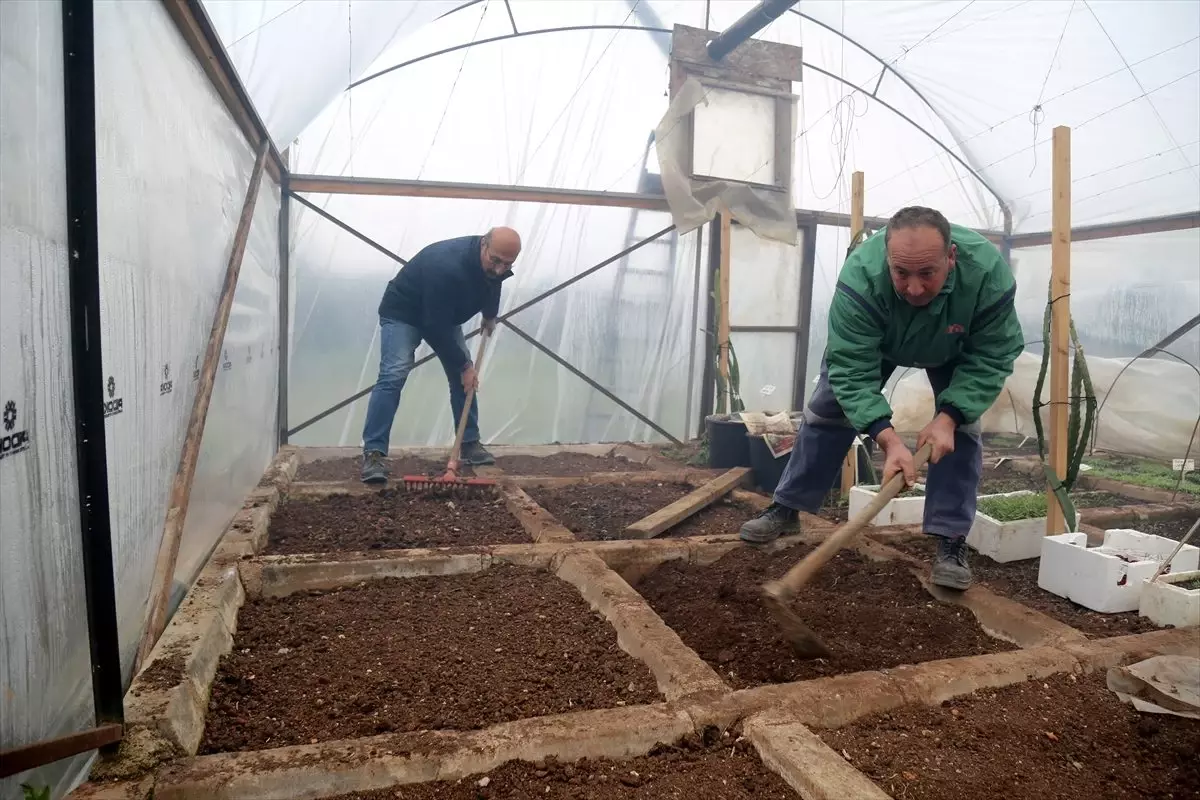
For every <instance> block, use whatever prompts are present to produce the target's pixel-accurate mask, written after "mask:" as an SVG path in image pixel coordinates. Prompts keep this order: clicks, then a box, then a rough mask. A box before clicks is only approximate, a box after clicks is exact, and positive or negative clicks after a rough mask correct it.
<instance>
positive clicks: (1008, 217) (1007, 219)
mask: <svg viewBox="0 0 1200 800" xmlns="http://www.w3.org/2000/svg"><path fill="white" fill-rule="evenodd" d="M796 13H799V12H796ZM805 19H809V17H805ZM813 21H814V22H816V23H817V24H818V25H823V23H820V22H817V21H816V20H813ZM824 27H826V28H828V26H824ZM828 29H829V30H831V31H833V29H832V28H828ZM597 30H600V31H603V30H615V31H642V32H644V33H667V34H669V33H671V30H670V29H667V28H652V27H648V26H644V25H570V26H566V27H561V28H539V29H537V30H532V31H521V32H520V33H507V34H504V35H503V36H492V37H489V38H487V39H480V40H479V41H477V42H466V43H464V44H457V45H454V46H453V47H447V48H445V49H442V50H437V51H435V52H433V53H426V54H425V55H423V56H418V57H416V58H411V59H409V60H408V61H403V62H401V63H399V64H396V65H395V66H392V67H388V68H387V69H383V70H380V71H379V72H376V73H374V74H371V75H367V76H366V77H363V78H359V79H358V80H356V81H354V82H353V83H351V84H350V85H349V86H347V87H346V91H350V90H351V89H354V88H355V87H357V86H361V85H363V84H364V83H366V82H367V81H371V80H374V79H375V78H379V77H381V76H383V75H386V74H388V73H389V72H395V71H396V70H398V69H400V68H402V67H408V66H411V65H413V64H417V63H419V62H421V61H427V60H429V59H431V58H435V57H436V56H443V55H446V54H448V53H456V52H458V51H459V50H466V49H468V48H470V47H475V46H476V45H481V44H493V43H495V42H503V41H507V40H509V39H520V38H523V37H526V36H540V35H542V34H548V33H566V32H570V31H597ZM833 32H834V33H838V31H833ZM838 35H839V36H842V38H844V39H845V40H846V41H848V42H850V43H851V44H853V45H854V46H855V47H858V48H859V49H860V50H862V51H863V52H864V53H867V54H868V55H870V56H871V57H872V58H874V59H876V60H878V61H880V63H883V60H882V59H880V58H879V57H878V56H876V55H875V54H874V53H871V52H870V51H869V50H867V49H866V48H865V47H862V45H860V44H858V43H857V42H855V41H854V40H853V39H850V38H849V37H847V36H843V35H842V34H840V33H838ZM801 63H802V66H803V67H804V69H811V70H812V71H813V72H816V73H817V74H819V75H824V76H825V77H827V78H832V79H833V80H835V81H838V82H839V83H841V84H842V85H844V86H847V87H849V88H851V89H854V90H856V91H859V92H862V93H863V94H865V95H867V96H869V97H871V98H872V99H873V100H875V101H876V102H877V103H879V104H880V105H881V106H883V107H884V108H886V109H887V110H889V111H891V112H892V113H893V114H895V115H897V116H898V117H900V118H901V119H903V120H904V121H905V122H907V123H908V124H909V125H912V126H913V127H914V128H916V129H917V130H919V131H920V132H921V133H923V134H925V135H926V136H927V137H929V140H930V141H932V142H933V143H934V144H936V145H937V146H938V147H940V148H941V149H942V150H943V151H945V153H946V155H948V156H950V157H951V158H953V159H954V160H955V161H957V162H958V163H959V164H961V165H962V167H963V169H965V170H966V171H967V172H968V173H969V174H970V175H971V177H973V178H974V179H975V180H977V181H979V184H980V185H981V186H983V188H985V189H987V190H988V192H990V193H991V194H992V196H993V197H995V198H996V200H997V202H998V203H999V204H1000V208H1001V211H1002V213H1003V215H1004V232H1005V233H1006V234H1007V233H1010V232H1011V230H1012V213H1011V212H1010V211H1009V208H1008V204H1007V203H1006V202H1005V201H1004V198H1003V197H1001V196H1000V194H999V192H997V191H996V190H995V189H994V188H992V186H991V184H989V183H988V182H987V181H986V180H984V178H983V176H982V175H980V174H979V173H978V172H977V171H976V170H975V168H974V167H972V166H971V165H970V164H968V163H967V162H966V161H965V160H963V158H962V157H961V156H960V155H959V154H958V153H955V152H954V151H953V150H951V149H950V148H949V147H947V146H946V143H945V142H943V141H942V140H941V139H939V138H938V137H937V136H935V135H934V134H932V133H930V132H929V131H928V130H927V129H926V128H925V127H924V126H922V125H921V124H920V123H918V122H917V121H916V120H914V119H913V118H912V117H910V116H908V115H907V114H905V113H904V112H903V111H901V110H900V109H898V108H896V107H895V106H893V105H892V104H891V103H889V102H887V101H886V100H882V99H880V98H879V97H877V96H876V95H875V94H874V93H872V92H868V91H867V90H866V89H864V88H862V87H861V86H859V85H858V84H856V83H853V82H851V81H848V80H846V79H845V78H843V77H841V76H839V75H835V74H833V73H832V72H829V71H828V70H825V69H822V68H820V67H818V66H815V65H813V64H810V63H808V62H807V61H803V62H801ZM884 67H885V71H891V72H892V73H893V74H895V75H896V76H897V77H898V78H900V79H901V80H902V81H904V83H905V85H906V86H909V88H911V89H912V91H913V92H914V93H916V94H917V96H918V97H920V98H921V101H922V102H924V103H925V104H926V105H927V106H929V108H930V110H932V111H933V112H934V113H935V114H936V113H937V111H936V109H934V108H933V106H931V105H929V101H928V100H925V98H924V97H923V96H921V94H920V93H919V92H917V90H916V89H915V88H912V85H911V84H909V83H908V80H907V79H906V78H904V77H903V76H902V75H900V74H899V73H897V72H896V71H895V70H894V69H893V68H892V67H890V66H889V65H887V64H886V63H884ZM938 119H941V117H940V116H939V117H938Z"/></svg>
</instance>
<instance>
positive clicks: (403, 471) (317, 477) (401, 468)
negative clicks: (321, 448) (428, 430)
mask: <svg viewBox="0 0 1200 800" xmlns="http://www.w3.org/2000/svg"><path fill="white" fill-rule="evenodd" d="M446 457H447V458H449V457H450V456H449V451H447V455H446ZM384 464H386V465H387V468H388V476H389V479H390V480H391V481H392V483H397V482H399V481H400V480H401V479H402V478H403V477H404V476H405V475H433V474H439V475H440V474H441V473H443V472H445V471H446V462H445V461H442V462H441V463H438V462H437V461H433V460H430V459H426V458H417V457H415V456H401V457H399V458H388V459H385V460H384ZM468 471H469V470H468ZM361 479H362V456H351V457H350V458H326V459H322V460H321V461H311V462H309V463H307V464H301V465H300V468H299V469H297V470H296V477H295V480H297V481H338V482H345V481H357V480H361Z"/></svg>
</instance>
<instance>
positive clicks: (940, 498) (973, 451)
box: [775, 359, 983, 538]
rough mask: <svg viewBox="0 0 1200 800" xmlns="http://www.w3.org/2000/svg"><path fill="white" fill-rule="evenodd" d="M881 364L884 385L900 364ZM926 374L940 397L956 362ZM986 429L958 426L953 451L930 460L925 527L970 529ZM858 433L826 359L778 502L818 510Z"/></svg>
mask: <svg viewBox="0 0 1200 800" xmlns="http://www.w3.org/2000/svg"><path fill="white" fill-rule="evenodd" d="M882 366H883V370H882V372H881V375H882V381H881V383H880V389H882V388H883V384H884V383H887V379H888V378H889V377H890V376H891V374H892V372H893V371H894V370H895V369H896V366H895V365H894V364H889V363H887V362H886V361H885V362H884V363H883V365H882ZM925 374H926V375H927V376H928V377H929V383H930V385H931V386H932V387H933V393H934V396H935V397H936V396H937V395H938V394H940V393H941V392H942V391H943V390H945V388H946V387H947V386H948V385H949V383H950V379H951V377H952V376H953V375H954V365H953V364H947V365H945V366H943V367H937V368H933V369H927V370H925ZM981 430H982V429H981V427H980V425H979V423H978V422H975V423H972V424H971V425H964V426H961V427H959V428H958V429H957V430H956V431H955V433H954V452H953V453H950V454H949V455H947V456H945V457H943V458H942V460H941V461H939V462H938V463H937V464H930V465H929V475H928V480H927V482H926V485H925V528H924V530H925V533H930V534H935V535H938V536H946V537H949V538H958V537H963V536H966V535H967V533H968V532H969V531H970V530H971V523H972V522H973V521H974V520H975V502H976V494H977V492H978V491H979V479H980V477H981V476H982V475H983V442H982V438H981V435H980V434H981ZM854 435H855V432H854V428H853V427H852V426H851V425H850V422H849V420H847V419H846V415H845V414H844V413H842V408H841V406H840V405H838V401H837V398H836V397H834V395H833V389H832V388H831V387H830V386H829V368H828V367H827V366H826V364H825V360H824V359H822V360H821V377H820V378H819V379H818V380H817V388H816V390H815V391H814V392H813V395H812V397H811V398H810V399H809V401H808V406H807V408H805V409H804V424H803V425H801V426H800V430H799V431H798V432H797V435H796V444H795V447H794V448H793V449H792V455H791V457H790V458H789V459H788V463H787V467H786V468H785V469H784V471H783V477H782V478H780V480H779V486H778V487H776V489H775V502H776V503H779V504H780V505H783V506H787V507H788V508H794V509H796V510H797V511H807V512H808V513H810V514H815V513H816V512H817V511H819V510H820V508H821V504H822V503H823V502H824V500H825V495H826V494H828V493H829V491H830V490H831V489H832V488H833V486H834V483H835V481H837V479H838V476H839V475H841V467H842V461H843V459H845V457H846V452H847V451H848V450H849V449H850V445H851V443H852V442H853V441H854ZM880 477H881V478H882V476H880Z"/></svg>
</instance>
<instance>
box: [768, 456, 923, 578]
mask: <svg viewBox="0 0 1200 800" xmlns="http://www.w3.org/2000/svg"><path fill="white" fill-rule="evenodd" d="M931 450H932V447H931V445H929V444H926V445H925V446H924V447H922V448H921V449H920V450H918V451H917V453H916V455H914V456H913V470H914V471H917V470H920V469H921V467H923V466H925V462H927V461H928V460H929V454H930V452H931ZM903 488H904V476H903V475H902V474H896V475H893V476H892V479H891V480H890V481H888V482H887V483H886V484H884V485H883V486H881V487H880V488H879V494H877V495H875V499H874V500H872V501H871V502H870V503H868V504H867V507H866V508H864V509H863V510H862V512H860V513H859V514H858V515H857V516H855V517H854V518H853V519H851V520H848V521H847V522H846V523H845V524H844V525H842V527H840V528H838V529H837V530H836V531H834V532H833V533H832V534H831V535H830V536H829V538H828V539H826V540H825V541H823V542H821V544H820V546H818V547H817V549H816V550H813V551H812V552H811V553H809V554H808V555H807V556H805V557H804V558H802V559H800V560H799V561H798V562H796V564H795V566H793V567H792V568H791V569H789V570H788V571H787V573H786V574H785V575H784V576H783V577H782V578H780V579H779V580H777V581H773V582H772V583H773V584H774V586H771V589H770V590H771V591H772V593H773V594H775V595H777V596H783V597H790V596H791V595H793V594H795V593H796V592H797V591H799V590H800V587H801V586H803V585H804V584H806V583H808V581H809V579H810V578H812V576H813V575H814V574H815V573H816V572H817V570H819V569H820V568H821V567H823V566H825V564H826V563H828V561H829V559H831V558H833V557H834V556H835V555H836V554H837V552H838V551H839V550H841V549H842V548H843V547H845V546H846V545H848V544H850V540H851V539H853V538H854V537H855V536H856V535H857V534H858V532H859V531H861V530H862V529H863V528H865V527H866V526H867V525H868V524H869V523H870V522H871V520H873V519H875V515H876V514H878V513H879V512H880V511H882V510H883V507H884V506H886V505H887V504H888V503H890V502H891V501H892V500H893V499H894V498H895V497H896V495H898V494H900V490H901V489H903Z"/></svg>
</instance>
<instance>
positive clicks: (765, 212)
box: [654, 78, 797, 245]
mask: <svg viewBox="0 0 1200 800" xmlns="http://www.w3.org/2000/svg"><path fill="white" fill-rule="evenodd" d="M709 102H710V100H709V98H708V92H707V91H706V90H705V89H704V87H703V86H702V85H701V84H700V82H699V81H697V80H696V79H695V78H688V79H687V80H686V81H684V84H683V86H681V87H680V89H679V92H678V93H677V94H676V95H675V97H674V98H673V99H672V100H671V105H670V107H668V108H667V113H666V114H665V115H663V118H662V120H661V121H660V122H659V123H658V127H656V128H655V129H654V142H655V151H656V152H657V154H658V165H659V169H660V170H661V171H662V184H663V192H664V193H665V194H666V196H667V205H668V206H669V207H670V209H671V217H672V218H673V220H674V222H675V227H676V228H678V230H679V233H680V234H684V233H687V232H689V231H691V230H694V229H696V228H698V227H700V226H701V225H703V224H704V223H705V222H708V221H709V220H711V219H712V218H713V217H715V216H716V215H717V213H718V212H719V211H720V208H721V206H722V205H724V206H725V207H726V208H728V209H729V211H730V213H732V214H733V216H734V217H735V218H736V219H737V221H738V222H740V223H742V224H743V225H745V226H746V227H747V228H749V229H750V230H752V231H754V233H756V234H757V235H759V236H761V237H763V238H764V239H774V240H775V241H779V242H783V243H785V244H790V245H794V244H796V231H797V226H796V208H795V206H794V205H793V203H792V193H791V191H790V190H789V191H786V192H780V191H771V190H768V189H761V188H757V187H755V186H751V185H749V184H746V183H741V182H738V181H733V180H707V179H698V178H693V177H691V175H690V173H691V170H690V169H689V168H688V163H687V162H688V152H689V143H688V135H689V132H690V131H691V126H690V125H687V124H685V123H686V120H687V118H688V115H690V114H691V113H692V112H693V111H694V110H695V109H696V107H697V106H699V105H701V104H702V103H704V104H707V103H709ZM795 128H796V120H795V108H794V106H793V111H792V120H791V128H790V130H791V131H793V133H794V131H795ZM733 138H734V137H733V136H732V135H730V139H731V140H732V139H733ZM730 145H731V146H735V147H736V146H737V143H736V142H735V141H730Z"/></svg>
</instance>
